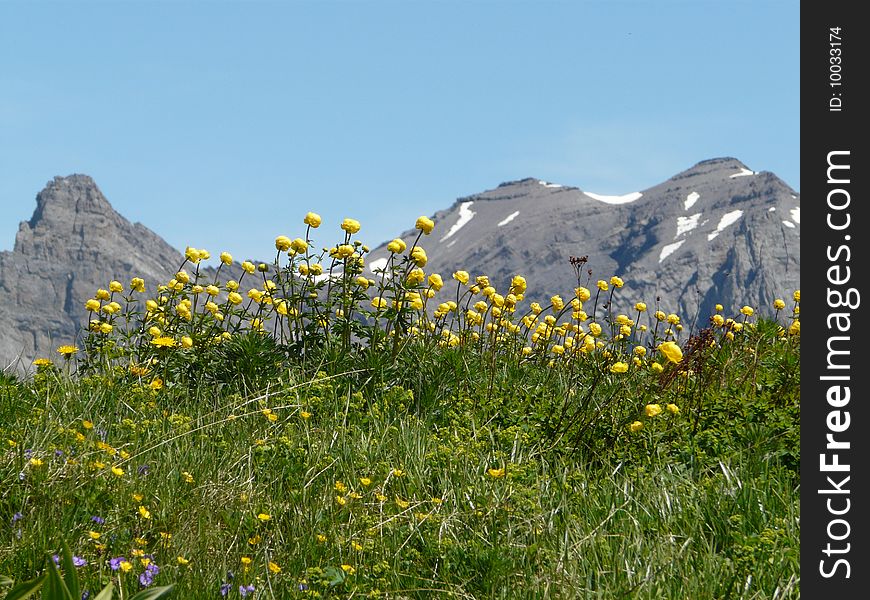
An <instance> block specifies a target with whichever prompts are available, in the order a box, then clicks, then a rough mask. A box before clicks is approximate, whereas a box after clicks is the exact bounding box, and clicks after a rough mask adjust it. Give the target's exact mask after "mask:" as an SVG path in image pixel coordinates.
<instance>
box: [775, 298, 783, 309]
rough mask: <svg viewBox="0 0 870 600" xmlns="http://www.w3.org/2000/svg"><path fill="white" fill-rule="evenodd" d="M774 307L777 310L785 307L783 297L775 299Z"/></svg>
mask: <svg viewBox="0 0 870 600" xmlns="http://www.w3.org/2000/svg"><path fill="white" fill-rule="evenodd" d="M773 308H775V309H776V310H782V309H783V308H785V301H784V300H783V299H782V298H777V299H776V300H774V301H773Z"/></svg>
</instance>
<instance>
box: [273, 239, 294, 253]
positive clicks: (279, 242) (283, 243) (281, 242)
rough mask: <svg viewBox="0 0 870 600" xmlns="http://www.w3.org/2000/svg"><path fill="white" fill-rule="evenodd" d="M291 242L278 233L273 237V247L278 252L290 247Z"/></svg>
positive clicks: (285, 250)
mask: <svg viewBox="0 0 870 600" xmlns="http://www.w3.org/2000/svg"><path fill="white" fill-rule="evenodd" d="M292 243H293V242H291V241H290V238H288V237H287V236H286V235H279V236H278V237H276V238H275V248H276V249H277V250H278V251H279V252H287V251H288V250H289V249H290V246H291V245H292Z"/></svg>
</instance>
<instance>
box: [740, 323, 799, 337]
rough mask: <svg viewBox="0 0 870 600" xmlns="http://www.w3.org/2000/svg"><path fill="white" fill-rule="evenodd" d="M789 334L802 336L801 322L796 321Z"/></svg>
mask: <svg viewBox="0 0 870 600" xmlns="http://www.w3.org/2000/svg"><path fill="white" fill-rule="evenodd" d="M729 333H730V332H729ZM788 333H789V335H800V334H801V322H800V321H799V320H797V319H795V320H794V322H793V323H792V324H791V325H789V327H788Z"/></svg>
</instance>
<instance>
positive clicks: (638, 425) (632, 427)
mask: <svg viewBox="0 0 870 600" xmlns="http://www.w3.org/2000/svg"><path fill="white" fill-rule="evenodd" d="M628 428H629V430H631V432H632V433H637V432H638V431H640V430H641V429H643V423H641V422H640V421H635V422H634V423H632V424H631V425H629V426H628Z"/></svg>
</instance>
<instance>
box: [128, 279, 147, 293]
mask: <svg viewBox="0 0 870 600" xmlns="http://www.w3.org/2000/svg"><path fill="white" fill-rule="evenodd" d="M130 289H131V290H133V291H134V292H139V293H140V294H142V293H144V292H145V280H144V279H142V278H141V277H134V278H133V279H131V280H130Z"/></svg>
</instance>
